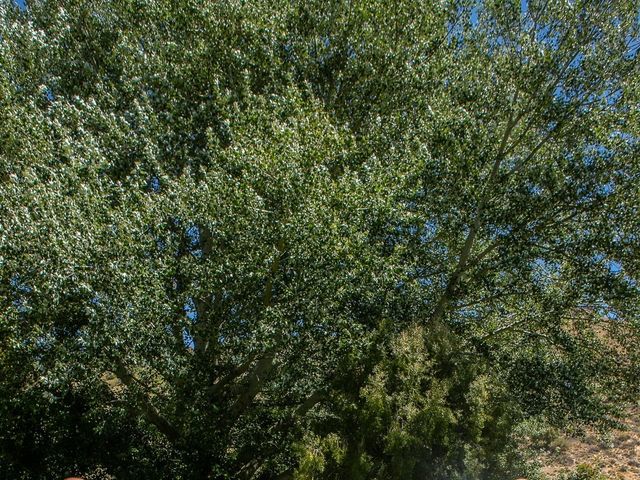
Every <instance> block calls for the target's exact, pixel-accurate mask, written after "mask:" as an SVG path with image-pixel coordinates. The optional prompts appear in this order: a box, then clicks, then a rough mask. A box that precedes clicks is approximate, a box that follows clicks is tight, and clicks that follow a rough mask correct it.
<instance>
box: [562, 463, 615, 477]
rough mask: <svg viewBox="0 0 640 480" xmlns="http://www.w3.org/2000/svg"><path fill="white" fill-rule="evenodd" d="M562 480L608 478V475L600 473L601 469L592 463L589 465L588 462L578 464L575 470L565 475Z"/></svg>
mask: <svg viewBox="0 0 640 480" xmlns="http://www.w3.org/2000/svg"><path fill="white" fill-rule="evenodd" d="M561 480H608V479H607V477H606V476H605V475H604V474H602V473H600V470H598V469H597V468H595V467H593V466H592V465H588V464H586V463H581V464H580V465H578V466H577V467H576V469H575V471H574V472H572V473H569V474H567V475H563V476H562V477H561Z"/></svg>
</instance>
